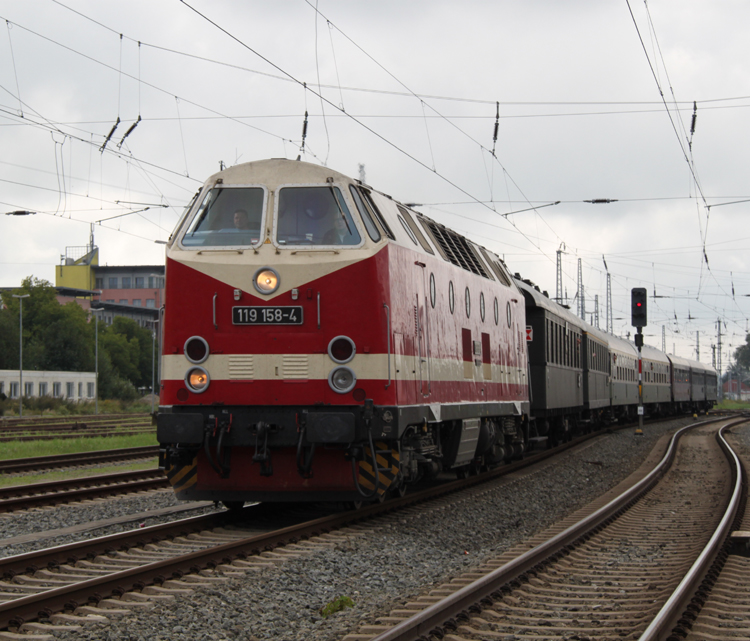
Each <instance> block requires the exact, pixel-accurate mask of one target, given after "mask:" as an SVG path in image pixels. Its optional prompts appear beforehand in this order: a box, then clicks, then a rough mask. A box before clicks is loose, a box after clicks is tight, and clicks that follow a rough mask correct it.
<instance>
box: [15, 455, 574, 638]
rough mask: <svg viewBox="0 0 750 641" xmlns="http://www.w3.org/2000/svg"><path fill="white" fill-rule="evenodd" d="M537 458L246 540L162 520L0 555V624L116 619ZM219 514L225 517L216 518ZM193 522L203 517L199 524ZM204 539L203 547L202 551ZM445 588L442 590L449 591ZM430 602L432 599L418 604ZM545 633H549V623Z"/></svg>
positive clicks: (213, 526) (236, 532)
mask: <svg viewBox="0 0 750 641" xmlns="http://www.w3.org/2000/svg"><path fill="white" fill-rule="evenodd" d="M574 445H575V443H571V444H567V446H566V447H573V446H574ZM557 451H558V452H559V451H560V449H558V450H557ZM547 456H549V453H548V452H543V453H541V454H539V455H536V456H531V457H529V458H528V459H526V460H524V461H520V462H518V463H516V464H513V465H510V466H506V467H503V468H500V469H498V470H496V471H494V472H493V473H490V474H488V475H483V476H476V477H472V478H470V479H466V480H462V481H455V482H450V483H446V484H444V485H442V486H440V487H435V488H431V489H429V490H426V491H423V492H419V493H415V494H410V495H407V496H405V497H404V498H400V499H395V500H392V501H388V502H386V503H384V504H379V505H372V506H369V507H367V508H364V509H362V510H360V511H358V512H347V513H336V514H332V515H328V516H325V517H320V518H316V519H314V520H312V521H309V520H306V519H305V522H303V523H299V524H292V525H288V526H286V527H283V528H282V529H278V528H272V530H271V531H269V532H264V533H256V534H254V535H252V536H247V533H246V532H245V533H243V532H242V531H241V527H238V526H237V525H236V524H233V523H231V522H229V521H223V522H222V521H210V520H208V519H207V518H206V517H196V519H186V520H184V521H182V522H180V523H179V524H171V527H173V530H172V531H171V533H170V532H169V531H168V530H156V529H154V528H156V527H161V526H154V528H144V529H141V530H137V531H135V532H129V533H127V534H125V535H112V536H111V537H103V538H101V539H97V540H95V541H94V542H87V543H88V544H89V545H91V544H92V543H93V544H94V546H95V547H93V548H89V549H86V548H85V547H82V546H85V545H86V543H81V544H74V546H73V547H71V546H63V547H61V548H53V549H51V550H45V551H41V552H32V553H29V554H26V555H22V556H18V557H9V558H8V559H2V560H0V574H2V575H3V576H4V577H5V578H4V580H3V581H1V582H0V600H2V599H8V600H7V601H6V602H5V603H2V604H0V627H5V626H10V627H11V628H12V629H14V630H15V629H22V630H24V631H31V630H34V628H33V627H30V626H32V625H38V624H33V623H29V622H31V621H33V620H34V619H38V618H39V617H40V614H41V619H42V621H43V622H44V624H45V625H46V624H49V623H58V624H65V625H66V626H70V625H77V624H78V623H81V624H83V623H85V622H86V621H87V620H91V619H86V617H96V616H99V617H101V616H106V615H107V613H108V612H109V613H113V614H114V613H115V612H118V613H120V614H122V613H124V612H126V611H128V610H129V609H132V608H134V607H139V605H138V604H140V605H141V606H142V605H143V602H145V601H147V600H153V599H167V598H173V597H174V596H175V595H181V594H185V593H187V592H189V591H190V590H192V589H195V588H196V587H198V586H200V585H205V584H207V583H209V582H212V581H213V582H220V581H223V580H225V578H226V577H228V576H238V575H241V574H242V573H244V572H247V571H250V570H252V569H258V567H264V566H268V565H272V564H276V563H280V562H283V559H285V558H294V557H296V556H299V555H304V554H305V553H306V552H309V551H310V550H311V549H315V548H316V547H318V548H319V547H320V546H330V545H333V544H334V541H335V540H337V537H339V538H340V539H344V538H346V537H347V536H357V535H358V533H359V532H360V530H361V529H364V528H365V527H366V525H364V523H365V522H366V521H367V520H368V519H370V518H373V517H375V516H380V515H383V514H385V513H388V512H394V515H397V514H398V512H399V510H402V509H406V508H412V509H416V508H415V507H414V506H416V505H417V504H419V503H421V502H424V501H428V500H430V499H435V498H438V497H441V496H446V495H447V494H449V493H451V492H455V491H459V490H465V489H467V488H470V487H472V486H479V485H480V484H482V483H484V482H485V481H486V480H488V479H494V478H497V477H500V476H504V475H506V474H515V473H517V472H519V471H520V470H521V469H522V468H523V467H526V466H530V465H531V464H533V463H535V462H539V461H540V460H541V459H543V458H546V457H547ZM445 500H448V499H445ZM263 509H272V510H273V511H274V512H278V511H279V508H278V506H270V507H269V508H266V507H265V506H253V507H252V508H245V510H243V511H242V514H245V513H248V514H253V515H254V516H253V519H254V520H257V515H258V514H261V513H262V512H261V510H263ZM248 510H256V511H251V512H248ZM212 518H213V517H212ZM222 518H226V519H231V518H232V516H231V515H226V514H225V515H223V516H222ZM290 518H291V515H290ZM308 518H309V517H308ZM199 519H204V521H203V522H202V523H201V522H200V520H199ZM188 521H189V522H190V523H191V525H190V526H189V527H188V525H187V522H188ZM121 537H122V538H121ZM127 537H130V539H128V538H127ZM137 537H141V538H140V539H138V538H137ZM206 543H210V545H204V544H206ZM566 545H567V543H566ZM96 546H98V547H96ZM198 548H201V549H198ZM525 549H528V547H525ZM568 556H570V555H568ZM89 570H96V576H94V577H93V578H92V573H91V572H89ZM24 577H25V578H24ZM19 586H21V587H19ZM455 587H456V586H455V585H454V586H453V588H452V590H451V591H455ZM435 600H436V597H435V596H432V597H428V599H427V602H428V603H433V602H434V601H435ZM424 605H425V604H424V603H423V604H422V606H421V607H424ZM94 606H97V607H94ZM394 616H396V615H394ZM397 618H398V619H399V620H400V621H401V620H403V619H404V618H405V616H404V614H403V613H400V614H399V615H398V617H397ZM546 632H547V633H549V632H550V629H549V627H547V628H546ZM364 635H365V636H359V635H357V637H356V638H371V637H372V636H373V633H372V631H370V632H365V633H364ZM490 636H491V635H490ZM477 638H489V637H487V636H482V635H480V637H477ZM499 638H502V637H499ZM519 638H520V637H519Z"/></svg>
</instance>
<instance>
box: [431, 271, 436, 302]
mask: <svg viewBox="0 0 750 641" xmlns="http://www.w3.org/2000/svg"><path fill="white" fill-rule="evenodd" d="M436 298H437V291H436V289H435V274H433V273H430V305H432V307H433V309H434V308H435V299H436Z"/></svg>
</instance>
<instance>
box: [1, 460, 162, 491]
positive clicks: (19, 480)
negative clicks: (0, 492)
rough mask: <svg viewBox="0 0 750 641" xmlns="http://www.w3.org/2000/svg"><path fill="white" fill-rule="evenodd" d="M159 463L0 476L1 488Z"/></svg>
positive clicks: (77, 477)
mask: <svg viewBox="0 0 750 641" xmlns="http://www.w3.org/2000/svg"><path fill="white" fill-rule="evenodd" d="M158 465H159V461H158V459H156V458H153V459H151V460H149V461H140V462H138V463H123V464H122V465H106V466H102V467H90V468H81V469H74V470H59V471H54V472H42V473H34V474H22V475H19V476H4V475H0V487H15V486H16V485H28V484H31V483H47V482H49V481H67V480H70V479H81V478H86V477H88V476H98V475H100V474H117V473H119V472H130V471H135V470H154V469H156V468H157V467H158Z"/></svg>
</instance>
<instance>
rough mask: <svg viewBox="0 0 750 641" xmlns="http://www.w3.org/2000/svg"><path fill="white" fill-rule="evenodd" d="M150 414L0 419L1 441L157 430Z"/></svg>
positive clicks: (85, 436)
mask: <svg viewBox="0 0 750 641" xmlns="http://www.w3.org/2000/svg"><path fill="white" fill-rule="evenodd" d="M154 431H155V428H154V425H153V422H152V419H151V416H150V415H143V414H125V415H115V416H112V415H107V416H76V417H71V418H68V419H62V418H60V417H54V418H47V417H45V418H34V419H22V420H20V419H0V434H1V436H0V442H1V443H6V442H10V441H38V440H51V439H55V438H62V439H70V438H90V437H94V436H114V435H121V434H125V435H128V434H137V433H143V432H147V433H148V432H154Z"/></svg>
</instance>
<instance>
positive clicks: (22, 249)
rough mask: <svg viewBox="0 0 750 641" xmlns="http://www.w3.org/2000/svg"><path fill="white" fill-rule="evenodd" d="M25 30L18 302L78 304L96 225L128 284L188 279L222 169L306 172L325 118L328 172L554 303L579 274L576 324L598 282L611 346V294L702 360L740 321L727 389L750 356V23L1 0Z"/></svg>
mask: <svg viewBox="0 0 750 641" xmlns="http://www.w3.org/2000/svg"><path fill="white" fill-rule="evenodd" d="M316 7H317V10H318V12H316ZM631 12H632V13H631ZM0 18H2V28H1V29H0V31H2V33H0V149H1V150H2V153H1V154H0V214H4V213H6V212H11V211H16V210H29V211H33V212H36V214H35V215H33V216H5V215H0V286H5V287H10V286H18V285H19V284H20V282H21V280H22V279H23V278H25V277H27V276H31V275H33V276H34V277H36V278H42V279H46V280H49V281H50V282H52V283H54V279H55V274H54V268H55V266H56V265H58V264H60V257H61V255H63V254H65V252H66V247H83V246H85V245H86V244H87V243H88V241H89V233H90V225H91V223H96V225H95V227H94V234H95V242H96V244H97V245H98V246H99V247H100V261H101V263H102V264H105V263H106V264H110V265H118V264H159V263H162V262H163V260H164V247H163V245H159V244H157V243H155V242H154V241H156V240H165V239H166V238H167V237H168V236H169V233H170V232H171V230H172V228H173V226H174V224H175V223H176V221H177V219H178V216H179V215H180V213H181V211H182V208H183V207H184V206H185V205H186V204H187V202H188V201H189V199H190V198H191V196H192V195H193V193H195V191H196V190H197V189H198V187H199V186H200V184H201V183H202V182H203V181H204V180H205V179H206V178H207V177H208V176H209V175H210V174H212V173H214V172H215V171H217V170H218V169H219V166H220V163H221V162H223V163H224V164H225V165H232V164H235V163H238V162H248V161H251V160H259V159H263V158H271V157H286V158H296V157H297V155H298V154H299V153H300V147H301V133H302V126H303V119H304V113H305V111H308V113H309V124H308V127H307V139H306V141H305V149H304V152H303V154H302V155H303V159H305V160H308V161H310V162H316V163H321V164H325V165H327V166H329V167H331V168H333V169H336V170H338V171H341V172H343V173H345V174H348V175H351V176H358V174H359V165H360V164H362V165H364V171H365V173H366V181H367V182H368V183H369V184H370V185H372V186H373V187H374V188H376V189H379V190H381V191H384V192H386V193H388V194H390V195H392V196H393V197H394V198H396V199H398V200H401V201H402V202H408V203H418V204H419V205H420V206H419V207H417V209H418V210H420V211H423V212H424V213H426V214H427V215H429V216H431V217H432V218H434V219H436V220H438V221H439V222H442V223H444V224H446V225H448V226H450V227H453V228H454V229H456V230H458V231H460V232H462V233H464V234H466V235H468V236H469V237H471V238H472V239H474V240H476V241H478V242H480V243H481V244H483V245H485V246H486V247H488V248H490V249H492V250H493V251H495V252H498V253H499V254H500V255H502V256H504V257H505V260H506V262H507V264H508V266H509V267H510V269H511V271H512V272H519V273H520V274H522V275H523V276H524V277H526V278H530V279H532V280H533V281H534V282H536V283H537V284H538V285H539V286H540V287H541V289H543V290H547V291H548V292H549V293H550V296H553V297H554V296H555V293H556V292H555V285H556V278H555V264H556V252H557V250H559V249H564V251H565V253H564V254H562V261H563V289H564V292H565V293H567V297H568V299H569V302H570V304H571V305H572V309H573V310H574V311H575V310H576V307H577V300H574V297H575V295H576V291H577V286H578V285H577V283H578V259H579V258H580V259H581V265H582V276H583V283H584V286H585V305H586V310H587V312H589V314H588V315H587V316H588V318H587V319H588V320H591V319H592V317H591V312H593V311H594V308H595V297H596V296H598V303H599V325H600V327H602V328H604V327H605V323H606V307H605V302H606V282H607V280H606V269H608V270H609V273H610V275H611V284H612V306H613V316H614V322H613V325H614V330H615V333H616V334H619V335H625V334H626V333H627V332H629V331H632V328H631V327H630V289H631V288H632V287H646V288H648V291H649V326H648V327H647V328H646V330H645V332H646V342H647V343H648V344H651V345H654V346H656V347H659V348H661V346H662V331H663V332H664V337H665V344H666V348H667V351H669V352H672V351H673V350H674V351H675V352H676V353H677V355H679V356H684V357H691V358H695V355H696V333H697V336H698V338H699V342H700V359H701V360H702V361H704V362H709V363H710V362H711V360H712V352H711V346H712V345H715V344H716V343H717V321H718V319H721V322H722V325H721V327H722V334H723V337H722V343H723V349H722V353H723V356H722V360H723V366H724V368H726V366H727V361H728V358H729V354H730V353H731V352H732V351H733V350H734V349H735V348H736V347H737V346H739V345H740V344H742V343H744V340H745V334H746V331H747V329H748V321H747V319H748V313H749V312H750V297H748V296H749V295H750V274H748V263H749V262H750V250H749V246H748V241H749V240H750V225H748V224H747V223H746V220H747V213H748V211H750V188H748V186H747V169H748V160H747V157H748V153H749V150H750V140H749V138H750V136H749V135H748V134H749V132H750V127H748V125H747V122H748V114H749V113H750V112H748V111H747V110H748V108H749V107H750V65H748V60H749V59H750V39H748V38H747V33H746V31H747V25H748V24H750V5H749V4H748V3H746V2H740V1H732V0H723V1H722V2H706V1H705V0H703V1H698V0H679V1H677V0H652V1H651V2H649V3H647V4H645V3H644V2H638V0H630V5H628V2H626V0H618V1H614V0H612V1H606V2H602V1H594V0H579V1H575V0H570V1H568V2H559V1H556V0H528V1H526V2H512V1H508V0H483V1H482V0H464V1H463V2H456V1H455V0H445V1H443V0H398V1H395V0H378V1H377V2H372V1H371V2H361V1H354V0H318V1H317V2H316V0H310V1H309V2H306V1H305V0H276V1H271V0H265V1H243V2H237V1H230V0H211V1H210V2H209V1H208V0H187V2H181V1H180V0H127V1H126V0H108V1H107V2H101V1H95V0H64V1H62V2H56V1H54V0H24V1H23V2H19V1H17V0H0ZM303 83H306V87H305V85H304V84H303ZM694 101H695V102H696V103H697V118H696V121H695V131H694V133H691V123H692V119H693V102H694ZM496 103H499V120H498V128H497V131H498V136H497V142H494V141H493V133H494V129H495V122H496V111H497V110H498V107H497V106H496ZM139 116H140V118H141V121H140V122H139V123H138V124H137V126H136V127H135V129H133V130H132V131H131V132H130V134H129V135H128V136H127V138H126V139H125V140H124V141H123V136H124V135H125V133H126V132H127V131H128V129H129V128H130V127H131V125H133V124H134V122H135V121H136V120H137V118H138V117H139ZM118 118H119V119H120V121H121V122H120V124H119V125H118V126H117V128H116V129H115V131H114V133H113V134H112V136H111V138H110V140H109V141H108V142H107V144H106V146H104V149H102V147H103V145H104V142H105V139H106V137H107V135H108V134H109V132H110V130H111V129H112V127H113V125H114V124H115V122H116V121H117V119H118ZM493 149H494V151H495V155H494V156H493V155H492V151H493ZM591 200H611V201H613V202H609V203H589V202H586V201H591ZM557 201H560V202H559V204H556V205H552V204H551V203H556V202H557ZM735 201H748V202H735ZM545 205H547V206H545ZM532 207H535V208H536V209H532ZM146 208H148V209H146ZM144 209H145V211H139V210H144ZM519 210H525V211H520V212H519V213H515V214H511V215H509V216H504V215H503V214H507V213H508V212H514V211H519ZM129 212H135V213H129ZM605 261H606V269H605ZM654 293H655V294H656V296H657V298H653V295H654ZM662 327H663V328H664V330H662Z"/></svg>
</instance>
